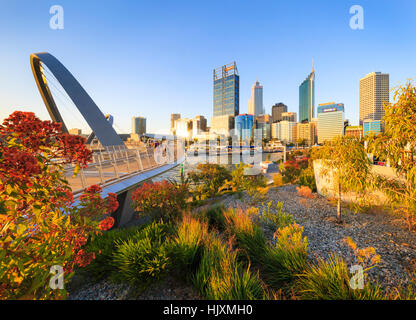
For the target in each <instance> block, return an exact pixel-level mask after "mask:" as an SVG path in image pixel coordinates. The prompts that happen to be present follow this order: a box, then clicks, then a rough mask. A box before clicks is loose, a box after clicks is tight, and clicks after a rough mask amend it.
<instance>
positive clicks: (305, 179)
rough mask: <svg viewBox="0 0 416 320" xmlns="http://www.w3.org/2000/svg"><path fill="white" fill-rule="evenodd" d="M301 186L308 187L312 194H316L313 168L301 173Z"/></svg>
mask: <svg viewBox="0 0 416 320" xmlns="http://www.w3.org/2000/svg"><path fill="white" fill-rule="evenodd" d="M299 185H301V186H305V187H308V188H309V189H311V190H312V192H316V182H315V173H314V171H313V168H312V167H308V168H307V169H304V170H302V171H301V173H300V175H299Z"/></svg>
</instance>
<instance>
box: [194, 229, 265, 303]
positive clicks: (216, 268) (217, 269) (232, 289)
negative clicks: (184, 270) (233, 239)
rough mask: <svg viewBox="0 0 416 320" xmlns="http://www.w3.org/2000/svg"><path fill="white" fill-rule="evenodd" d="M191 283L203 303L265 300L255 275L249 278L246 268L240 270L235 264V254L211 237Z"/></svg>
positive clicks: (214, 237) (240, 267)
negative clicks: (206, 301) (209, 300)
mask: <svg viewBox="0 0 416 320" xmlns="http://www.w3.org/2000/svg"><path fill="white" fill-rule="evenodd" d="M193 283H194V285H195V286H196V287H197V288H198V289H199V291H200V292H201V294H202V295H204V296H205V297H206V298H207V299H215V300H253V299H263V298H264V296H265V293H264V289H263V285H262V283H261V281H260V278H259V275H258V273H256V274H253V273H251V271H250V266H248V267H246V268H244V267H243V266H242V265H241V264H240V263H238V262H237V253H236V252H235V251H232V250H231V248H229V247H227V245H226V244H224V242H223V241H222V239H221V238H219V237H218V236H216V235H215V234H210V235H209V237H207V239H206V241H205V246H204V254H203V256H202V259H201V263H200V266H199V269H198V271H197V272H196V274H195V277H194V279H193Z"/></svg>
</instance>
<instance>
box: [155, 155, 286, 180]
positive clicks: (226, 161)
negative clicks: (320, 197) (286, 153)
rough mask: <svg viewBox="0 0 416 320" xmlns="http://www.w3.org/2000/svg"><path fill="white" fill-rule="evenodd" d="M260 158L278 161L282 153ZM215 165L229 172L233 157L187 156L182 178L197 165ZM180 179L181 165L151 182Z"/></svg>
mask: <svg viewBox="0 0 416 320" xmlns="http://www.w3.org/2000/svg"><path fill="white" fill-rule="evenodd" d="M259 157H261V161H278V160H280V159H282V158H283V153H281V152H276V153H262V154H259ZM243 160H244V158H243V156H240V162H244V161H243ZM208 162H209V163H217V164H222V165H224V166H225V167H226V168H227V169H229V170H231V169H232V168H233V167H234V164H233V157H232V155H210V156H208V155H198V156H193V155H188V156H187V157H186V159H185V162H184V163H183V172H184V176H185V177H186V174H187V173H188V172H191V171H193V170H195V169H196V167H197V165H198V163H208ZM180 177H181V165H178V166H176V167H175V168H173V169H171V170H169V171H166V172H164V173H162V174H161V175H158V176H157V177H154V178H153V179H152V181H154V182H156V181H162V180H166V179H171V180H176V181H179V180H180Z"/></svg>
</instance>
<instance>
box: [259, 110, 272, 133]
mask: <svg viewBox="0 0 416 320" xmlns="http://www.w3.org/2000/svg"><path fill="white" fill-rule="evenodd" d="M256 128H257V129H259V130H261V134H262V138H263V139H271V129H272V117H271V116H270V115H269V114H262V115H259V116H257V117H256Z"/></svg>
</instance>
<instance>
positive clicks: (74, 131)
mask: <svg viewBox="0 0 416 320" xmlns="http://www.w3.org/2000/svg"><path fill="white" fill-rule="evenodd" d="M69 134H74V135H76V136H80V135H81V134H82V130H81V129H77V128H74V129H70V130H69Z"/></svg>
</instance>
